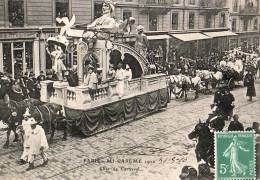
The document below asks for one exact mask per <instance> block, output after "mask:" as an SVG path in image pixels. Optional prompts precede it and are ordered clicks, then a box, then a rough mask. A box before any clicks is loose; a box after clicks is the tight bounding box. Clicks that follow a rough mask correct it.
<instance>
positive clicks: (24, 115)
mask: <svg viewBox="0 0 260 180" xmlns="http://www.w3.org/2000/svg"><path fill="white" fill-rule="evenodd" d="M30 116H31V114H30V112H29V109H28V108H26V111H25V113H24V114H23V117H30Z"/></svg>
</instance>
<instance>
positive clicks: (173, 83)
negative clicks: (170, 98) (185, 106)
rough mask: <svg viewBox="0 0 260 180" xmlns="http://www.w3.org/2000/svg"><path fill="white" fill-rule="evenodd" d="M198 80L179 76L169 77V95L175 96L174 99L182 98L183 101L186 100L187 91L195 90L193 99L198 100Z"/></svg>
mask: <svg viewBox="0 0 260 180" xmlns="http://www.w3.org/2000/svg"><path fill="white" fill-rule="evenodd" d="M199 84H200V80H197V79H196V78H191V77H189V76H186V75H183V74H179V75H171V76H170V81H169V88H170V93H173V94H175V96H176V99H179V98H182V97H183V96H184V98H185V101H187V100H188V95H187V91H189V90H195V91H196V92H195V96H194V99H196V98H198V90H199V87H198V86H199Z"/></svg>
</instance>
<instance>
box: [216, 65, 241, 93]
mask: <svg viewBox="0 0 260 180" xmlns="http://www.w3.org/2000/svg"><path fill="white" fill-rule="evenodd" d="M243 77H244V71H243V70H242V71H240V72H239V71H236V70H235V69H232V68H230V67H227V66H226V67H222V68H220V69H219V71H217V72H216V73H214V74H213V79H212V87H213V88H216V87H228V88H229V89H230V90H232V89H234V88H235V86H236V83H237V82H239V81H242V80H243Z"/></svg>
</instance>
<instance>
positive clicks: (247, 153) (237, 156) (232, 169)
mask: <svg viewBox="0 0 260 180" xmlns="http://www.w3.org/2000/svg"><path fill="white" fill-rule="evenodd" d="M255 166H256V162H255V138H254V132H251V131H245V132H242V131H231V132H216V133H215V170H216V172H215V177H216V179H217V180H226V179H236V180H239V179H249V180H251V179H255V178H256V171H255V170H256V169H255Z"/></svg>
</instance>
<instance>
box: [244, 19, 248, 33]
mask: <svg viewBox="0 0 260 180" xmlns="http://www.w3.org/2000/svg"><path fill="white" fill-rule="evenodd" d="M243 24H244V26H243V30H244V31H247V30H248V20H247V19H244V22H243Z"/></svg>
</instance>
